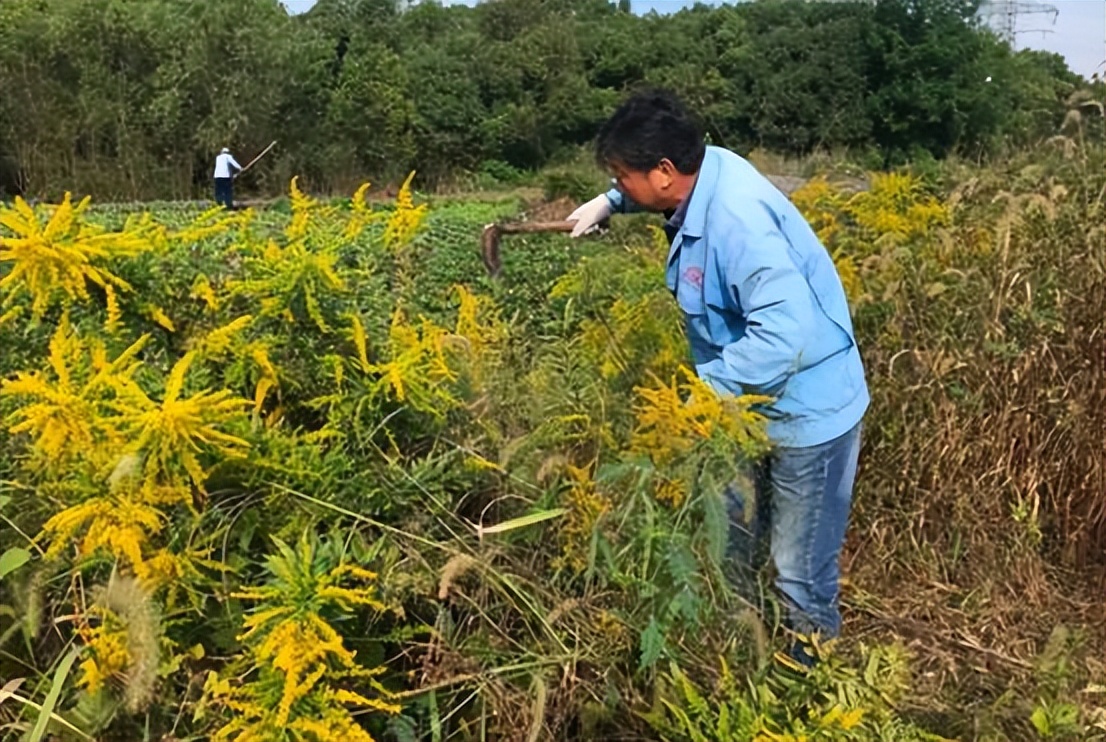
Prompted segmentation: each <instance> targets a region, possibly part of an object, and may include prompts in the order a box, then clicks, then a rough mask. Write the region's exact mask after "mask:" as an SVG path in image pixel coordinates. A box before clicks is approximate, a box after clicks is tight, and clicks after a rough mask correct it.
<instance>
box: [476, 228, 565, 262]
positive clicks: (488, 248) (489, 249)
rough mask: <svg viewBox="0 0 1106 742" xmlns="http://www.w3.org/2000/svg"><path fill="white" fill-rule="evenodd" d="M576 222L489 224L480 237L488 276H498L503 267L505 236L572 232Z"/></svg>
mask: <svg viewBox="0 0 1106 742" xmlns="http://www.w3.org/2000/svg"><path fill="white" fill-rule="evenodd" d="M575 226H576V222H564V221H562V222H509V223H506V224H488V225H485V227H484V234H483V235H481V237H480V247H481V255H482V256H483V258H484V267H485V268H487V269H488V274H489V275H491V276H498V275H499V271H500V269H501V268H502V267H503V264H502V262H501V261H500V259H499V240H500V238H501V237H502V236H503V235H505V234H529V233H535V232H571V231H572V229H573V227H575Z"/></svg>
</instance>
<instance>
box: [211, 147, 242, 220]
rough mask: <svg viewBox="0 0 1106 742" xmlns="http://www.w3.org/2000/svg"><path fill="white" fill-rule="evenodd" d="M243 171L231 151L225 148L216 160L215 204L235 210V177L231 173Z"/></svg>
mask: <svg viewBox="0 0 1106 742" xmlns="http://www.w3.org/2000/svg"><path fill="white" fill-rule="evenodd" d="M231 168H233V169H234V172H237V171H239V170H241V169H242V166H241V165H239V164H238V161H237V160H235V159H234V155H232V154H231V153H230V150H229V149H227V148H226V147H223V149H222V151H221V152H219V155H218V156H217V157H216V158H215V203H217V204H222V205H223V206H225V207H227V209H228V210H229V209H233V208H234V175H233V174H232V173H231Z"/></svg>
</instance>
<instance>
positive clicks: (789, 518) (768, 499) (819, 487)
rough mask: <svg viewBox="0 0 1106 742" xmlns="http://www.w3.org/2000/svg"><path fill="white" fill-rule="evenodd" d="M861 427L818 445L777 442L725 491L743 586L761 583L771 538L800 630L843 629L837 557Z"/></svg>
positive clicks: (780, 581) (830, 632) (784, 593)
mask: <svg viewBox="0 0 1106 742" xmlns="http://www.w3.org/2000/svg"><path fill="white" fill-rule="evenodd" d="M860 428H861V426H860V424H859V423H858V424H857V425H856V427H854V428H853V429H852V430H850V431H849V432H847V433H845V434H844V435H842V436H840V437H838V438H835V439H834V440H831V441H828V442H826V443H822V444H820V445H817V446H810V447H806V448H781V447H777V448H775V449H774V450H773V451H772V453H771V454H770V455H769V456H768V457H767V458H766V459H765V460H764V461H762V462H760V463H758V464H757V465H756V466H755V467H754V470H753V471H752V472H750V476H749V477H748V478H747V480H749V481H746V482H745V483H744V484H742V483H739V484H738V485H737V486H732V487H730V488H729V489H728V490H727V493H726V494H727V499H728V503H727V505H728V508H729V511H730V554H731V556H732V557H733V559H734V560H735V562H736V564H734V567H735V568H736V572H737V575H736V576H737V578H738V587H739V589H742V588H745V590H746V591H747V590H748V589H749V588H750V587H751V586H755V585H757V582H758V581H757V579H756V578H757V575H758V573H759V572H760V569H761V567H762V566H763V565H764V562H765V561H766V556H767V555H766V554H765V550H766V549H765V546H766V542H770V553H771V557H772V562H773V564H774V566H775V571H776V580H775V587H776V590H777V592H778V593H779V597H780V598H781V599H782V602H783V605H784V609H785V611H786V622H787V625H788V628H790V629H791V630H792V631H795V632H797V633H799V634H804V635H811V634H815V633H817V634H818V635H819V636H821V637H822V638H830V637H834V636H837V635H838V634H839V633H840V631H841V613H840V611H839V610H838V602H837V601H838V578H839V577H840V569H839V567H838V557H839V555H840V553H841V545H842V543H843V542H844V540H845V528H846V526H847V525H848V521H849V510H850V505H851V502H852V490H853V482H854V481H855V479H856V462H857V457H858V455H859V453H860ZM743 489H744V490H745V492H748V491H749V489H752V490H753V492H754V497H755V512H753V513H751V514H747V513H746V512H745V502H746V501H747V499H748V498H747V497H746V496H744V495H743V493H742V490H743ZM745 597H748V598H750V599H753V598H754V597H755V596H750V595H746V596H745Z"/></svg>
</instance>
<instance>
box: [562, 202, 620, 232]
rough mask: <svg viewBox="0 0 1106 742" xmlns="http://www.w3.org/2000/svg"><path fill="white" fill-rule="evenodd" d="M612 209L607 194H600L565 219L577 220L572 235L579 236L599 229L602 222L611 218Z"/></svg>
mask: <svg viewBox="0 0 1106 742" xmlns="http://www.w3.org/2000/svg"><path fill="white" fill-rule="evenodd" d="M611 211H612V209H611V202H610V199H608V198H607V196H606V194H600V195H598V196H596V197H595V198H593V199H592V200H590V201H588V202H587V203H586V204H584V205H582V206H581V207H580V208H578V209H576V211H574V212H572V213H571V214H569V215H568V218H567V219H566V220H565V221H569V222H576V226H575V227H573V228H572V236H573V237H579V236H580V235H582V234H587V233H589V232H594V231H595V230H596V229H598V228H599V223H600V222H603V221H606V220H607V219H608V218H610V216H611Z"/></svg>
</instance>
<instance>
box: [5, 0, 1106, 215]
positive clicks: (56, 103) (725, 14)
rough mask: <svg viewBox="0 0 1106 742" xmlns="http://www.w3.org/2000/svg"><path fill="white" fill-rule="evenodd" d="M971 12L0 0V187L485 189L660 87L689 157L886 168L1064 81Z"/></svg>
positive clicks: (1027, 111)
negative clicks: (726, 150) (270, 151)
mask: <svg viewBox="0 0 1106 742" xmlns="http://www.w3.org/2000/svg"><path fill="white" fill-rule="evenodd" d="M977 6H978V2H977V0H878V1H877V2H870V1H867V0H856V1H845V2H804V1H803V0H760V1H758V2H746V3H739V4H736V5H725V6H717V7H716V6H705V5H699V6H696V7H694V8H690V9H686V10H683V11H681V12H678V13H674V14H671V15H665V16H662V15H657V14H649V15H644V16H639V15H635V14H633V13H632V12H630V11H631V9H632V2H630V1H628V0H621V1H620V2H608V1H607V0H490V1H488V2H483V3H481V4H479V5H477V6H476V7H474V8H471V7H467V6H451V7H442V6H440V5H438V4H435V3H433V2H420V3H397V2H395V0H320V1H319V3H318V4H317V5H316V6H315V7H314V8H313V9H312V10H311V11H310V12H308V13H305V14H302V15H298V16H289V15H288V14H287V13H286V12H285V10H284V9H283V7H282V6H281V5H280V4H279V3H278V2H277V0H190V2H187V3H184V2H180V1H179V0H0V193H2V192H6V193H7V194H11V193H13V192H23V193H27V194H31V195H56V194H57V193H58V192H60V191H63V190H72V191H74V192H83V193H92V194H95V195H96V197H97V198H99V199H101V200H103V199H110V198H136V199H156V198H181V197H186V196H190V195H195V194H196V193H199V192H203V191H205V190H206V188H207V187H208V184H209V182H210V168H211V163H212V161H213V158H214V155H215V153H217V152H218V150H219V148H220V147H222V146H224V145H226V146H230V147H231V148H232V149H233V151H234V152H236V153H237V154H238V155H239V156H240V159H241V157H248V156H250V155H251V154H253V153H255V152H258V151H260V150H261V149H262V148H263V147H264V146H265V145H266V144H268V143H269V142H270V141H271V140H274V139H275V140H278V141H279V142H280V146H279V147H278V148H277V151H276V154H274V155H272V156H270V157H269V158H267V159H266V161H265V164H264V166H263V167H259V168H257V171H256V172H252V171H251V173H250V174H249V177H250V178H251V180H252V181H253V186H254V187H256V188H260V189H264V190H269V191H279V190H281V189H283V187H284V185H285V184H286V183H287V180H288V179H289V178H290V177H291V175H293V174H301V176H302V177H303V178H304V179H305V180H306V181H307V182H309V183H310V184H311V187H312V188H322V189H326V188H332V187H335V188H337V187H344V186H345V185H347V184H348V183H349V182H353V181H357V180H360V179H362V178H364V177H366V176H369V177H372V178H373V179H375V180H377V181H380V180H387V179H395V178H397V177H401V176H402V174H404V173H405V172H407V171H408V170H410V169H417V170H418V171H419V178H420V181H421V182H422V184H423V186H431V185H434V184H435V183H438V182H441V181H442V180H444V179H449V178H453V177H456V176H457V175H458V174H461V173H479V172H484V173H488V174H491V175H498V176H502V177H504V178H507V177H509V176H510V175H511V174H513V173H517V172H519V171H524V170H529V169H534V168H538V167H541V166H543V165H546V164H548V163H549V162H551V161H552V160H554V159H556V158H558V157H562V156H564V155H565V153H566V152H571V151H575V150H577V149H578V148H579V146H580V145H582V144H586V143H587V142H588V141H589V140H590V139H591V138H592V137H593V136H594V133H595V131H596V129H597V127H598V125H599V124H600V122H601V121H602V120H603V119H604V117H605V116H606V115H608V114H609V112H610V111H611V110H612V108H613V107H614V106H615V105H616V104H617V102H618V101H619V100H620V98H621V97H622V95H623V94H624V92H625V91H626V90H627V89H629V88H631V87H633V86H635V85H638V84H642V83H652V84H660V85H666V86H671V87H673V88H675V89H676V90H678V91H679V92H681V93H682V94H683V95H685V96H686V97H687V98H688V99H689V101H690V102H691V103H692V104H693V105H694V106H695V107H696V108H697V109H698V110H699V111H701V113H702V116H703V118H704V122H705V124H706V126H707V128H708V130H709V132H710V136H711V139H712V141H715V142H718V143H722V144H725V145H726V146H729V147H731V148H734V149H737V150H739V151H741V150H748V149H751V148H754V147H760V148H765V149H769V150H774V151H780V152H785V153H797V154H802V153H808V152H811V151H814V150H820V149H828V150H838V149H849V150H852V151H861V152H865V153H868V154H870V155H872V156H874V157H878V158H880V159H881V160H882V161H883V162H885V163H891V162H894V161H897V160H902V159H905V158H910V157H915V156H918V155H919V154H926V155H932V156H934V157H943V156H946V155H948V154H950V153H954V152H955V153H960V154H964V155H969V156H985V155H988V154H992V153H995V152H998V151H1001V150H1002V148H1003V147H1005V146H1008V145H1010V144H1014V145H1017V144H1024V143H1028V142H1032V141H1035V140H1038V139H1040V138H1042V137H1046V136H1049V135H1050V134H1052V133H1054V132H1055V131H1056V130H1057V127H1058V126H1059V125H1060V124H1061V123H1062V121H1063V119H1064V116H1065V115H1066V113H1067V110H1068V106H1067V102H1068V101H1069V100H1070V98H1071V96H1072V94H1073V93H1075V92H1076V91H1077V90H1079V89H1080V88H1081V87H1086V85H1087V84H1088V83H1086V82H1085V81H1083V80H1082V78H1080V77H1078V76H1077V75H1075V74H1074V73H1072V72H1071V71H1070V70H1069V69H1068V68H1067V66H1066V64H1065V63H1064V61H1063V59H1062V58H1061V57H1059V56H1057V55H1052V54H1047V53H1042V52H1032V51H1021V52H1016V53H1015V52H1013V51H1012V50H1011V49H1010V48H1009V46H1008V45H1006V44H1005V43H1004V42H1003V41H1002V40H1000V39H999V38H998V37H997V36H996V35H995V34H993V33H992V32H991V31H989V30H988V29H986V28H985V27H984V26H983V25H981V23H980V21H979V20H978V13H977V11H978V7H977Z"/></svg>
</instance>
